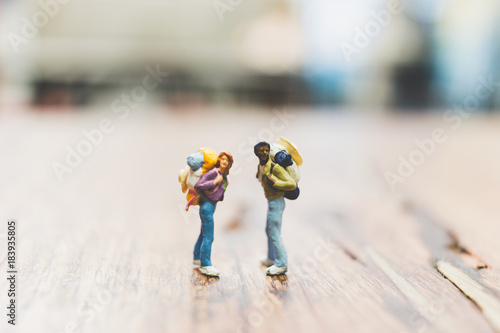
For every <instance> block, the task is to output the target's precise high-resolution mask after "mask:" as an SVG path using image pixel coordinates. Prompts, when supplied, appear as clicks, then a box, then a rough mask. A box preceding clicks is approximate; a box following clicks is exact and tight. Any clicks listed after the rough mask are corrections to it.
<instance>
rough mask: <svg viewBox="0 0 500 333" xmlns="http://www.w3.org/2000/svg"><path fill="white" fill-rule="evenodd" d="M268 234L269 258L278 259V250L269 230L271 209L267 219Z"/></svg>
mask: <svg viewBox="0 0 500 333" xmlns="http://www.w3.org/2000/svg"><path fill="white" fill-rule="evenodd" d="M266 235H267V259H271V260H273V261H274V260H276V250H275V249H274V244H273V241H272V240H271V232H270V230H269V211H268V212H267V221H266Z"/></svg>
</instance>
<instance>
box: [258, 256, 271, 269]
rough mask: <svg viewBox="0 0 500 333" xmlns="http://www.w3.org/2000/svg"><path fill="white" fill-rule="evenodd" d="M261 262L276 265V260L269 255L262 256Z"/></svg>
mask: <svg viewBox="0 0 500 333" xmlns="http://www.w3.org/2000/svg"><path fill="white" fill-rule="evenodd" d="M260 263H261V264H262V265H264V266H266V267H269V266H272V265H274V260H271V259H269V258H268V257H267V256H262V257H260Z"/></svg>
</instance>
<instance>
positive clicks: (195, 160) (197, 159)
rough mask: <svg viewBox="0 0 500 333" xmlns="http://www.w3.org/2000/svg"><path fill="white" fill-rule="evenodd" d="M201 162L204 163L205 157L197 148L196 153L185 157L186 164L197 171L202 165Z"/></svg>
mask: <svg viewBox="0 0 500 333" xmlns="http://www.w3.org/2000/svg"><path fill="white" fill-rule="evenodd" d="M203 164H205V158H204V156H203V153H202V152H201V151H199V150H198V151H197V152H196V153H194V154H191V155H189V156H188V158H187V165H189V167H190V168H191V170H193V171H197V170H198V169H199V168H201V167H202V166H203Z"/></svg>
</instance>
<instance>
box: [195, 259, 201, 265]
mask: <svg viewBox="0 0 500 333" xmlns="http://www.w3.org/2000/svg"><path fill="white" fill-rule="evenodd" d="M193 265H195V266H201V260H200V259H194V260H193Z"/></svg>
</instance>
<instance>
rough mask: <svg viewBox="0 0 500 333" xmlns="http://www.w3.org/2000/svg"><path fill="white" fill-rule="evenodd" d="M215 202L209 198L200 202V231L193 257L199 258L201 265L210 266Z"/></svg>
mask: <svg viewBox="0 0 500 333" xmlns="http://www.w3.org/2000/svg"><path fill="white" fill-rule="evenodd" d="M215 207H217V203H216V202H212V201H209V200H206V201H203V202H201V203H200V218H201V231H200V236H198V240H197V241H196V244H195V246H194V252H193V254H194V259H201V266H202V267H205V266H212V262H211V261H210V256H211V254H212V243H213V241H214V212H215Z"/></svg>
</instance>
